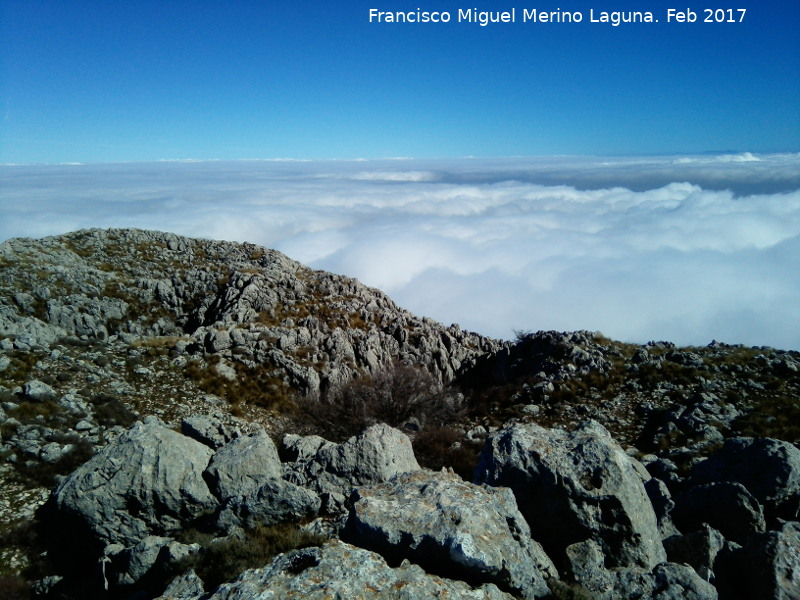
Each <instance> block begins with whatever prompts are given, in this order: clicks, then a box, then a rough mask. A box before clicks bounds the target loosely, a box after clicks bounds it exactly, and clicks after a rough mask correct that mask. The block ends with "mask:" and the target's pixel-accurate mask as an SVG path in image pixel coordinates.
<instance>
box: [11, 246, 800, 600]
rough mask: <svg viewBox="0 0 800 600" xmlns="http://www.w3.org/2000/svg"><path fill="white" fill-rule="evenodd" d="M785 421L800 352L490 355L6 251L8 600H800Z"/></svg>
mask: <svg viewBox="0 0 800 600" xmlns="http://www.w3.org/2000/svg"><path fill="white" fill-rule="evenodd" d="M798 398H800V354H798V353H797V352H788V351H780V350H774V349H771V348H745V347H742V346H729V345H725V344H718V343H712V344H710V345H709V346H707V347H702V348H676V347H675V346H674V345H673V344H670V343H668V342H651V343H648V344H646V345H642V346H638V345H632V344H623V343H620V342H614V341H612V340H609V339H607V338H605V337H603V336H602V335H601V334H599V333H590V332H572V333H560V332H537V333H521V334H519V335H518V339H517V340H516V341H515V342H513V343H511V342H502V341H498V340H492V339H489V338H486V337H483V336H480V335H478V334H474V333H470V332H466V331H462V330H461V329H460V328H459V327H458V326H457V325H451V326H450V327H445V326H443V325H441V324H438V323H435V322H433V321H431V320H429V319H425V318H418V317H415V316H414V315H412V314H410V313H408V312H407V311H404V310H402V309H401V308H399V307H397V306H396V305H395V304H394V303H393V302H392V301H391V300H390V299H389V298H388V297H386V296H385V295H384V294H382V293H381V292H379V291H378V290H374V289H370V288H367V287H365V286H363V285H361V284H360V283H359V282H357V281H356V280H353V279H350V278H347V277H343V276H338V275H332V274H329V273H323V272H317V271H312V270H310V269H308V268H306V267H304V266H302V265H300V264H298V263H296V262H294V261H292V260H290V259H289V258H287V257H285V256H283V255H281V254H280V253H277V252H274V251H271V250H266V249H263V248H259V247H256V246H253V245H248V244H234V243H227V242H216V241H208V240H194V239H189V238H183V237H179V236H175V235H172V234H165V233H158V232H148V231H138V230H89V231H79V232H76V233H73V234H67V235H64V236H58V237H52V238H45V239H42V240H10V241H7V242H5V243H3V244H0V423H2V426H1V427H0V435H2V438H1V439H0V442H1V443H2V454H0V460H2V465H0V478H2V482H0V483H2V488H1V491H0V512H2V517H3V518H2V521H1V522H2V523H3V525H2V526H0V598H27V597H30V596H31V595H34V596H36V597H52V598H100V597H109V598H134V597H136V598H154V597H156V596H159V595H162V597H163V598H186V599H200V598H215V599H217V598H220V599H221V598H240V597H255V596H256V595H259V594H261V596H259V597H265V598H267V597H270V598H271V597H275V598H292V597H300V596H301V595H302V596H303V597H307V596H308V597H314V598H316V597H319V598H323V597H329V596H330V595H331V594H340V595H342V597H348V598H353V597H365V598H366V597H369V598H419V597H439V596H440V595H442V594H449V596H448V597H454V598H511V597H518V598H519V597H522V598H546V597H555V598H609V599H610V598H631V599H633V598H660V599H663V600H667V599H670V598H675V599H677V598H717V597H719V598H723V600H724V599H732V598H739V597H748V598H749V597H763V598H797V597H800V553H798V551H797V549H798V548H799V547H800V525H799V524H798V520H800V514H798V511H800V450H798V449H797V447H798V444H800V425H798V423H800V400H798ZM384 423H388V425H387V424H384ZM370 425H371V426H370ZM390 425H391V426H390ZM365 428H366V430H365ZM314 434H320V435H314ZM351 435H352V437H349V436H351ZM412 443H413V445H412ZM441 467H445V470H444V471H439V469H440V468H441ZM450 467H452V468H450ZM453 469H455V472H453ZM65 540H67V542H66V543H65ZM280 552H285V553H284V554H281V555H280V556H279V557H277V558H275V559H274V560H273V556H274V555H275V554H277V553H280ZM247 567H255V570H252V571H248V572H246V573H244V574H242V576H241V577H240V578H238V579H236V580H235V581H231V580H232V579H233V578H234V577H235V576H236V575H237V574H238V573H239V572H240V571H241V570H242V569H244V568H247ZM34 581H35V583H34V584H32V582H34ZM218 586H219V587H218ZM745 590H746V592H745ZM743 594H744V595H743Z"/></svg>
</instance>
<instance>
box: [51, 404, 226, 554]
mask: <svg viewBox="0 0 800 600" xmlns="http://www.w3.org/2000/svg"><path fill="white" fill-rule="evenodd" d="M211 455H212V452H211V450H210V449H209V448H208V447H207V446H204V445H202V444H200V443H199V442H196V441H194V440H192V439H190V438H187V437H185V436H183V435H181V434H179V433H176V432H174V431H172V430H171V429H169V428H167V427H165V426H164V425H163V423H161V422H160V421H158V420H157V419H155V418H148V419H146V420H145V422H144V423H141V424H138V425H136V426H134V427H133V428H132V429H131V430H129V431H128V432H126V433H125V434H124V435H122V436H120V438H119V439H118V440H117V442H116V443H115V444H112V445H109V446H107V447H106V448H105V449H104V450H103V451H102V452H101V453H100V454H98V455H97V456H95V457H94V458H92V459H91V460H90V461H89V462H87V463H85V464H84V465H83V466H81V467H80V468H78V469H77V470H76V471H75V472H74V473H73V474H72V475H70V476H69V477H67V478H66V479H65V480H64V482H63V483H62V484H61V485H59V486H58V487H57V488H56V489H55V491H54V492H53V501H54V504H55V507H56V509H57V511H58V513H59V514H60V515H61V516H62V517H63V518H65V519H69V520H70V521H73V522H74V523H75V524H76V526H77V527H79V528H81V529H84V531H85V532H86V533H88V534H89V535H90V537H91V538H92V539H94V540H97V541H98V542H102V543H103V544H109V543H119V544H123V545H125V546H131V545H134V544H136V543H138V542H139V541H140V540H142V539H143V538H145V537H146V536H148V535H169V534H171V533H174V532H176V531H179V530H180V529H181V528H182V527H183V524H184V523H186V522H188V521H191V520H192V519H194V518H195V517H197V516H198V515H200V514H202V513H205V512H209V511H212V510H214V509H215V508H216V506H217V503H218V501H217V499H216V498H215V497H214V496H213V495H212V494H211V491H210V490H209V489H208V486H207V485H206V482H205V481H204V479H203V471H204V470H205V469H206V467H207V466H208V462H209V460H210V459H211Z"/></svg>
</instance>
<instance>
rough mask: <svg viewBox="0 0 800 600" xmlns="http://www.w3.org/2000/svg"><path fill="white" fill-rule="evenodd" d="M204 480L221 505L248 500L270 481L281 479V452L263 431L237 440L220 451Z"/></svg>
mask: <svg viewBox="0 0 800 600" xmlns="http://www.w3.org/2000/svg"><path fill="white" fill-rule="evenodd" d="M204 476H205V478H206V481H207V482H208V483H209V487H210V488H211V491H212V492H213V493H214V494H215V495H216V496H217V498H219V499H220V501H225V500H227V499H228V498H231V497H234V496H246V495H248V494H251V493H252V492H254V491H255V490H257V489H258V488H259V487H261V486H262V485H263V484H264V483H266V481H267V480H270V479H280V478H281V461H280V458H279V457H278V449H277V448H276V447H275V444H274V443H273V441H272V439H270V437H269V436H268V435H267V434H266V433H265V432H263V431H262V432H260V433H257V434H254V435H249V436H242V437H239V438H236V439H235V440H233V441H232V442H230V443H228V444H226V445H225V446H223V447H222V448H220V449H219V450H217V452H216V453H215V454H214V456H213V457H212V458H211V462H210V463H209V465H208V468H207V469H206V470H205V473H204Z"/></svg>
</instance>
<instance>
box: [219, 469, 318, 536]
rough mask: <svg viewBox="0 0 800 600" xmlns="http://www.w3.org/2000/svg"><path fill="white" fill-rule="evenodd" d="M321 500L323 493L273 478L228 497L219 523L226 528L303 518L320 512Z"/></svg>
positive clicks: (249, 526)
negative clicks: (254, 487)
mask: <svg viewBox="0 0 800 600" xmlns="http://www.w3.org/2000/svg"><path fill="white" fill-rule="evenodd" d="M320 504H321V500H320V497H319V496H318V495H317V494H316V493H314V492H313V491H311V490H308V489H306V488H303V487H300V486H298V485H294V484H293V483H289V482H288V481H283V480H281V479H273V480H268V481H266V482H265V483H263V485H261V486H260V487H258V488H256V489H251V490H248V491H247V492H246V493H242V494H240V495H234V496H229V497H227V498H226V499H225V502H224V504H223V505H222V507H221V508H220V511H219V513H218V514H217V517H216V524H217V527H219V528H220V529H222V530H223V531H231V530H232V529H233V528H234V527H243V528H246V529H251V528H253V527H257V526H259V525H274V524H277V523H284V522H286V521H300V520H301V519H308V518H311V517H314V516H316V515H317V513H318V512H319V509H320Z"/></svg>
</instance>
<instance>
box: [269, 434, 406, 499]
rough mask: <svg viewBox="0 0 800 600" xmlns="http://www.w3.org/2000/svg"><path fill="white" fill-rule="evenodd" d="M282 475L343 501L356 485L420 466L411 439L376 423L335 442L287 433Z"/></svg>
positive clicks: (373, 481) (329, 497) (386, 478)
mask: <svg viewBox="0 0 800 600" xmlns="http://www.w3.org/2000/svg"><path fill="white" fill-rule="evenodd" d="M282 456H283V458H284V460H285V461H287V462H286V463H285V464H284V465H283V469H284V471H283V476H284V479H286V480H287V481H291V482H292V483H296V484H298V485H301V486H303V487H307V488H309V489H311V490H313V491H315V492H316V493H318V494H320V495H322V496H324V497H326V498H328V499H329V500H328V503H329V506H330V507H333V508H337V509H338V508H341V504H342V503H343V502H344V500H345V498H346V497H347V496H348V495H349V494H350V491H351V490H352V489H353V487H356V486H360V485H368V484H371V483H380V482H383V481H388V480H389V479H391V478H392V477H394V476H395V475H401V474H403V473H410V472H413V471H418V470H419V469H420V466H419V463H417V459H416V458H415V457H414V449H413V448H412V447H411V440H409V439H408V436H406V435H405V434H404V433H403V432H401V431H400V430H398V429H395V428H393V427H390V426H389V425H385V424H382V423H381V424H377V425H372V426H371V427H369V428H367V429H366V430H364V431H363V432H362V433H361V434H359V435H357V436H354V437H351V438H350V439H349V440H347V441H346V442H343V443H341V444H334V443H332V442H328V441H326V440H324V439H322V438H321V437H319V436H307V437H300V436H297V435H287V436H285V437H284V440H283V454H282Z"/></svg>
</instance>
